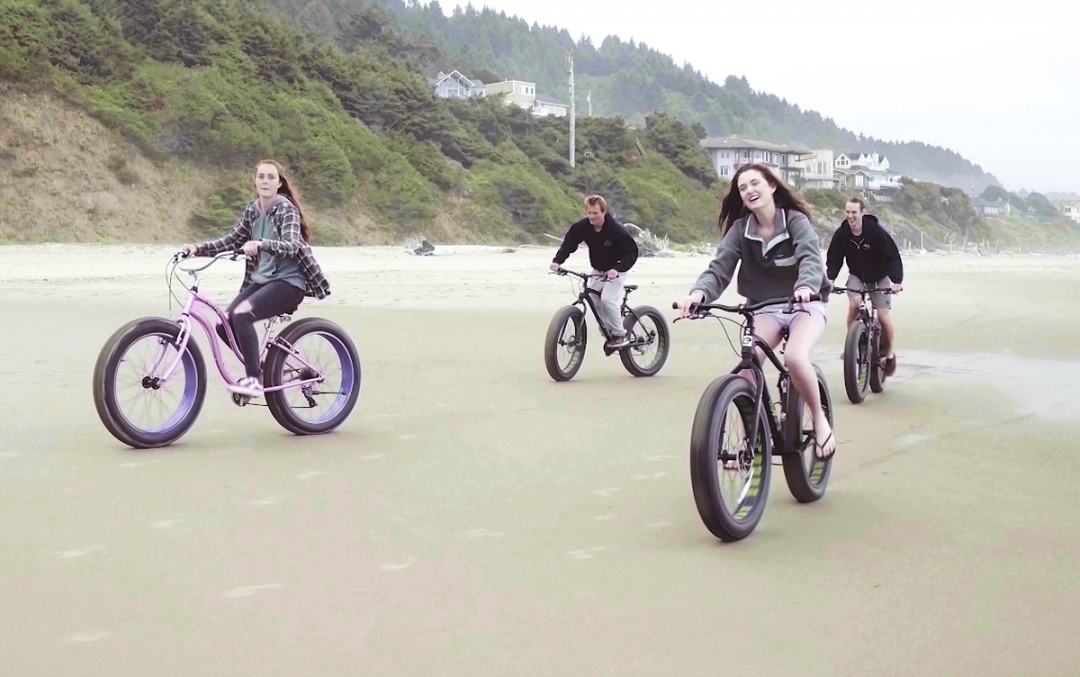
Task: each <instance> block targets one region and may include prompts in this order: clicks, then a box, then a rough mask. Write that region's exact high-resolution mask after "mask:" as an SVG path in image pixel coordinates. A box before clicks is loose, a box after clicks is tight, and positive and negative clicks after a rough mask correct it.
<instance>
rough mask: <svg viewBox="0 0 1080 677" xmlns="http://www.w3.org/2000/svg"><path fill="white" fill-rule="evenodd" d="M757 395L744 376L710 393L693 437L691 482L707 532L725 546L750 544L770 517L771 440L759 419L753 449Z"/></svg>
mask: <svg viewBox="0 0 1080 677" xmlns="http://www.w3.org/2000/svg"><path fill="white" fill-rule="evenodd" d="M755 395H756V393H755V391H754V387H753V385H752V384H751V383H750V382H748V381H747V380H746V379H744V378H742V377H739V376H724V377H721V378H719V379H717V380H715V381H713V382H712V384H711V385H710V386H709V387H708V388H706V390H705V393H704V394H703V395H702V396H701V401H700V402H699V403H698V409H697V413H696V414H695V416H694V428H693V432H692V434H691V437H690V481H691V484H692V485H693V489H694V502H695V503H696V504H697V509H698V514H699V515H701V520H702V521H703V522H704V523H705V527H706V528H708V530H709V531H710V532H712V534H713V535H714V536H716V537H717V538H719V539H721V540H723V541H728V542H730V541H737V540H740V539H743V538H746V537H747V536H749V535H750V533H751V532H753V531H754V528H755V527H757V524H758V522H760V521H761V517H762V515H763V514H764V513H765V502H766V500H767V499H768V496H769V476H770V473H771V468H772V464H771V463H770V462H769V449H770V440H769V432H768V429H767V426H766V424H765V417H764V416H761V417H759V419H760V420H759V421H758V430H757V435H756V441H755V442H754V443H753V446H752V447H751V441H750V438H751V435H750V432H751V430H753V425H754V407H755Z"/></svg>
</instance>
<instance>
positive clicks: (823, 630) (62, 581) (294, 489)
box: [0, 246, 1080, 677]
mask: <svg viewBox="0 0 1080 677" xmlns="http://www.w3.org/2000/svg"><path fill="white" fill-rule="evenodd" d="M497 252H498V250H497V249H480V248H461V249H456V250H452V253H449V254H448V255H447V256H438V257H429V258H423V259H421V258H416V257H410V256H406V255H404V254H403V253H402V251H401V250H400V249H398V248H387V249H362V250H359V249H352V250H318V251H317V252H316V254H317V256H318V257H319V259H320V261H321V262H322V263H323V265H324V267H325V268H326V270H327V273H328V275H329V277H330V280H331V283H332V284H333V286H334V295H333V296H332V297H331V298H330V299H328V300H327V301H325V302H317V303H309V304H307V305H306V306H305V307H304V310H303V311H302V312H301V316H312V315H318V316H324V317H328V318H330V319H332V320H334V321H336V322H339V323H340V324H341V325H342V326H344V327H345V328H346V329H347V330H348V331H349V332H350V333H351V335H352V336H353V338H354V339H355V341H356V343H357V345H358V347H359V349H360V351H361V355H362V357H363V367H364V391H363V396H362V399H361V402H360V405H359V407H358V408H357V410H356V412H355V413H354V414H353V416H352V418H351V419H350V420H349V421H348V422H347V423H346V424H345V425H344V426H343V427H342V428H341V429H340V430H339V431H338V432H336V433H335V434H332V435H329V436H326V437H319V438H298V437H294V436H291V435H288V434H286V433H285V432H284V431H283V430H282V429H280V428H279V427H278V426H277V425H276V424H275V423H274V421H273V419H272V418H271V417H270V416H269V414H268V413H267V412H266V411H265V410H262V409H257V408H251V407H249V408H245V409H239V408H236V407H234V406H233V405H232V404H231V403H230V402H229V400H228V397H227V394H226V393H225V391H224V389H223V388H221V386H220V379H218V378H217V377H216V376H214V375H213V374H212V372H213V366H212V364H208V365H207V366H208V373H209V374H211V375H210V387H209V389H208V394H207V399H206V404H205V406H204V409H203V412H202V415H201V417H200V420H199V421H198V422H197V423H196V425H195V427H194V428H193V429H192V430H191V431H190V432H189V434H188V435H187V436H186V437H184V438H183V439H182V440H181V441H180V442H179V443H178V444H176V445H174V446H173V447H170V448H168V449H162V450H153V451H133V450H130V449H127V448H125V447H124V446H123V445H121V444H119V443H118V442H116V441H115V440H114V439H113V438H112V437H110V436H109V435H108V433H107V432H106V431H105V429H104V428H103V427H102V425H101V424H100V422H99V421H98V419H97V416H96V414H95V412H94V407H93V402H92V398H91V393H90V379H91V372H92V369H93V365H94V360H95V359H96V357H97V353H98V351H99V350H100V348H101V345H102V344H103V342H104V341H105V339H106V338H107V337H108V336H109V335H110V334H111V333H112V332H113V331H114V330H115V329H116V328H117V327H119V326H120V325H122V324H123V323H125V322H127V321H129V320H131V319H133V318H136V317H139V316H144V315H165V314H168V305H167V302H166V295H165V286H164V280H163V276H162V272H163V267H164V261H165V258H166V253H167V250H166V249H162V248H158V247H133V246H117V247H74V246H43V247H19V248H14V247H6V248H0V288H2V292H3V293H2V294H0V317H2V318H3V319H2V326H3V332H2V334H3V342H2V346H3V348H2V350H3V352H2V354H3V355H4V357H5V360H4V363H5V366H4V367H2V368H0V383H2V384H3V386H4V387H3V389H2V390H0V416H2V418H3V421H4V426H3V430H2V431H0V512H2V514H3V515H4V519H3V520H2V521H0V571H2V572H3V576H0V600H3V602H4V609H5V613H3V614H0V655H3V656H4V657H5V660H4V663H5V664H6V665H8V667H7V668H5V669H3V673H4V674H5V675H13V676H22V675H27V676H32V675H57V674H78V675H86V676H91V675H95V676H96V675H103V676H104V675H108V676H110V677H115V676H117V675H142V674H155V675H162V676H171V675H192V674H201V675H208V676H218V675H221V676H230V677H233V676H235V675H289V676H294V675H357V674H362V675H448V674H449V675H493V676H494V675H591V674H598V675H650V676H651V675H661V674H682V675H712V674H717V673H720V674H732V675H740V674H748V673H749V672H750V671H752V670H753V671H755V672H757V673H758V674H764V675H799V676H807V675H912V674H977V675H1016V674H1040V675H1075V674H1077V673H1078V672H1080V648H1078V646H1077V644H1076V642H1075V641H1074V635H1075V630H1076V628H1077V627H1080V582H1078V579H1077V577H1076V574H1075V569H1076V561H1077V557H1078V555H1080V539H1078V538H1077V528H1078V526H1080V492H1077V490H1076V486H1077V485H1078V484H1080V461H1078V455H1077V452H1078V451H1080V388H1078V386H1077V385H1076V384H1077V383H1078V379H1080V345H1078V341H1077V340H1076V336H1077V334H1078V332H1080V320H1078V319H1077V318H1078V311H1080V295H1077V294H1076V291H1075V290H1076V289H1077V285H1078V283H1080V261H1077V260H1076V259H1062V258H1026V259H993V260H981V259H960V258H950V257H937V256H924V257H921V258H911V259H909V260H907V261H906V264H907V269H908V277H909V279H908V281H907V282H906V284H905V287H906V291H905V293H904V294H903V295H902V296H900V297H899V298H898V299H897V301H896V308H895V310H894V317H895V319H896V323H897V326H898V330H899V337H898V348H899V355H900V371H899V373H898V374H897V377H896V378H895V379H893V380H890V382H889V383H888V389H887V390H886V392H885V393H884V394H883V395H878V396H875V395H871V396H869V398H868V400H867V401H866V402H865V403H864V404H862V405H859V406H853V405H851V404H849V403H848V402H847V400H846V397H845V396H844V387H843V376H842V371H841V362H840V359H839V354H840V351H841V345H842V340H843V334H844V329H843V326H842V325H843V319H844V312H845V309H844V303H843V302H842V301H843V300H842V299H834V302H833V303H830V304H829V312H830V326H829V329H828V331H827V333H826V336H825V339H824V340H823V342H822V344H821V346H819V349H818V351H817V353H816V359H817V361H818V363H819V364H821V365H822V367H823V368H824V370H825V373H826V375H827V377H828V379H829V384H830V387H831V391H832V395H833V399H834V401H835V402H836V405H837V406H836V419H837V434H838V438H839V443H840V450H839V455H838V457H837V461H836V466H835V469H834V473H833V480H832V482H831V483H830V485H829V491H828V494H827V496H826V498H825V499H824V500H822V501H821V502H819V503H816V504H813V505H799V504H797V503H796V502H795V501H794V500H793V499H792V498H791V496H790V494H789V493H788V491H787V487H786V486H785V484H784V480H783V473H782V472H777V473H774V475H773V478H774V483H773V486H772V489H771V493H770V498H769V505H768V508H767V511H766V514H765V518H764V520H763V521H762V523H761V525H760V526H759V527H758V530H757V531H756V532H755V533H754V534H753V535H752V536H751V537H750V538H748V539H747V540H745V541H743V542H741V543H737V544H732V545H725V544H721V543H720V542H718V541H717V540H716V539H715V538H714V537H712V536H711V535H710V534H709V533H708V532H707V531H706V530H705V528H704V527H703V526H702V524H701V521H700V519H699V518H698V516H697V513H696V509H695V507H694V503H693V498H692V494H691V490H690V481H689V471H688V463H687V448H688V444H689V433H690V425H691V422H692V420H693V414H694V408H695V406H696V404H697V400H698V398H699V396H700V395H701V392H702V390H703V389H704V388H705V387H706V386H707V385H708V383H709V382H710V381H711V380H712V379H714V378H715V377H717V376H719V375H720V374H721V373H723V372H725V371H726V370H727V369H728V368H729V367H730V365H731V364H732V363H733V362H734V359H735V358H734V356H733V355H732V353H731V349H730V348H729V347H728V344H727V340H726V339H725V337H724V335H723V333H722V331H721V330H720V327H719V326H718V325H717V324H716V323H715V322H710V323H706V322H697V323H689V322H680V323H678V324H676V325H674V326H673V327H672V335H673V350H672V354H671V357H670V359H669V361H668V363H667V365H666V366H665V368H664V370H663V371H662V372H661V374H660V375H659V376H657V377H655V378H652V379H634V378H632V377H630V376H629V375H628V374H626V373H625V371H624V370H623V368H622V366H621V364H620V362H619V361H618V359H617V358H614V357H613V358H610V359H605V358H604V357H603V354H602V352H601V351H600V349H599V348H600V347H599V342H598V341H595V340H594V341H593V342H591V345H590V349H589V354H588V356H587V358H586V361H585V364H584V366H583V368H582V370H581V372H580V373H579V375H578V377H577V378H576V379H575V380H574V381H572V382H570V383H566V384H556V383H553V382H551V380H550V379H549V378H548V376H547V375H546V373H545V371H544V365H543V359H542V352H541V351H542V344H543V338H544V332H545V330H546V327H547V323H548V320H549V319H550V317H551V315H552V314H553V313H554V312H555V310H556V309H557V308H558V307H559V306H560V305H562V304H564V303H566V302H569V300H570V298H571V297H570V290H569V284H568V282H567V280H565V279H561V278H555V277H549V276H546V275H545V274H544V268H545V267H546V263H547V261H549V260H550V256H551V253H552V252H551V250H543V249H536V250H521V251H518V252H517V253H514V254H499V253H497ZM585 260H586V259H585V256H584V254H583V253H579V254H576V255H575V256H574V258H572V259H571V264H577V266H578V267H579V268H580V267H582V266H584V265H585ZM706 261H707V260H706V259H705V258H701V257H689V256H686V257H678V258H672V259H644V260H642V261H641V263H640V264H639V266H638V267H636V268H635V274H634V275H633V279H632V280H631V281H632V282H633V283H637V284H640V285H641V289H640V290H639V291H637V292H635V294H634V295H633V297H632V298H633V299H635V300H636V302H637V303H648V304H651V305H654V306H656V307H657V308H660V309H661V310H662V311H663V312H664V313H665V315H667V316H668V317H669V318H670V317H671V316H672V311H670V310H669V308H670V303H671V301H672V300H673V298H675V297H676V296H677V295H678V294H680V293H682V292H683V291H684V290H685V289H686V288H687V286H688V285H689V283H690V282H691V281H692V280H693V278H694V277H695V276H696V274H697V273H698V272H699V271H700V270H701V269H702V268H703V267H704V265H705V263H706ZM240 270H241V265H240V264H223V265H222V266H221V267H220V270H218V269H212V270H211V274H210V275H209V276H208V278H207V283H206V285H204V289H205V290H208V291H210V292H212V293H214V294H216V295H218V296H219V298H222V299H225V298H227V297H228V296H229V295H230V294H231V293H233V292H234V291H235V287H236V284H237V282H238V280H239V273H240ZM730 298H732V299H734V296H731V297H730ZM836 301H841V302H839V303H838V302H836ZM174 310H175V306H174ZM593 338H594V339H595V338H596V335H595V334H594V335H593ZM204 345H205V342H204Z"/></svg>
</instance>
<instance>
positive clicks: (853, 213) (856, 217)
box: [844, 202, 863, 228]
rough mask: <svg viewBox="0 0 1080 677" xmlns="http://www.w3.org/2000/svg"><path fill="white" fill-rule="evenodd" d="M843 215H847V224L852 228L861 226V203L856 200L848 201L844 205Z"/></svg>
mask: <svg viewBox="0 0 1080 677" xmlns="http://www.w3.org/2000/svg"><path fill="white" fill-rule="evenodd" d="M844 215H845V216H846V217H847V222H848V225H849V226H851V227H852V228H860V227H862V215H863V211H862V205H860V204H859V203H858V202H849V203H847V204H846V205H844Z"/></svg>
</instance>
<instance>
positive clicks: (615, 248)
mask: <svg viewBox="0 0 1080 677" xmlns="http://www.w3.org/2000/svg"><path fill="white" fill-rule="evenodd" d="M582 242H584V243H585V244H586V245H588V247H589V263H590V264H592V267H593V274H594V275H597V276H602V277H597V278H595V279H593V280H592V281H591V282H589V288H590V289H596V290H597V291H599V292H600V304H599V307H598V310H599V311H600V318H601V319H602V320H603V321H604V326H605V327H606V328H607V330H608V334H609V335H610V336H611V340H610V341H609V342H608V344H607V346H608V347H609V348H616V349H617V348H625V347H626V346H628V345H629V344H630V336H629V335H628V334H627V333H626V329H624V328H623V325H622V317H621V316H620V315H619V303H620V302H621V301H622V293H623V287H624V286H625V285H626V273H627V271H629V270H630V268H632V267H633V265H634V262H635V261H637V257H638V246H637V242H635V241H634V236H633V235H631V234H630V231H628V230H627V229H626V227H625V226H623V225H622V224H621V223H619V222H618V221H616V220H615V219H614V218H612V216H611V213H610V212H608V205H607V201H606V200H604V198H602V197H600V196H599V195H590V196H588V197H587V198H585V218H584V219H582V220H580V221H578V222H576V223H574V224H573V225H572V226H570V229H569V230H567V231H566V235H565V236H564V237H563V241H562V246H561V247H559V251H558V252H557V253H556V254H555V258H554V259H553V260H552V263H551V270H554V271H556V272H558V271H559V269H560V268H561V267H562V264H563V263H564V262H565V261H566V259H567V258H568V257H569V256H570V255H571V254H573V253H574V252H575V251H577V248H578V246H579V245H581V243H582Z"/></svg>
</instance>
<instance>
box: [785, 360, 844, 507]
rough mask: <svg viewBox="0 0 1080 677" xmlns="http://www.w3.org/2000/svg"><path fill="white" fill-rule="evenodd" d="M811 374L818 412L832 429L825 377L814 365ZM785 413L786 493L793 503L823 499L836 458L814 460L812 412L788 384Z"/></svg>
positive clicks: (815, 451)
mask: <svg viewBox="0 0 1080 677" xmlns="http://www.w3.org/2000/svg"><path fill="white" fill-rule="evenodd" d="M814 372H815V373H816V374H817V386H818V396H819V397H820V398H821V408H822V409H824V410H825V418H827V419H828V420H829V425H830V426H833V425H834V424H833V406H832V395H830V394H829V384H828V383H826V382H825V374H824V373H823V372H822V371H821V367H819V366H817V365H816V364H815V365H814ZM784 412H785V414H786V416H785V417H784V442H785V443H786V446H787V451H788V452H789V453H788V454H785V455H784V457H783V463H784V478H785V479H787V485H788V489H789V490H790V491H791V495H792V496H794V497H795V500H796V501H798V502H800V503H813V502H814V501H816V500H818V499H819V498H821V497H822V496H824V495H825V487H826V486H828V484H829V473H830V472H831V471H832V459H833V458H835V456H833V457H830V458H827V459H824V460H822V459H820V458H818V457H817V438H816V433H815V431H814V415H813V412H811V411H810V407H808V406H806V403H805V402H803V399H802V398H801V397H799V393H797V392H795V388H794V386H792V385H791V384H790V383H788V393H787V397H786V398H785V403H784ZM835 434H836V428H835V427H833V435H834V436H835Z"/></svg>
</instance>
